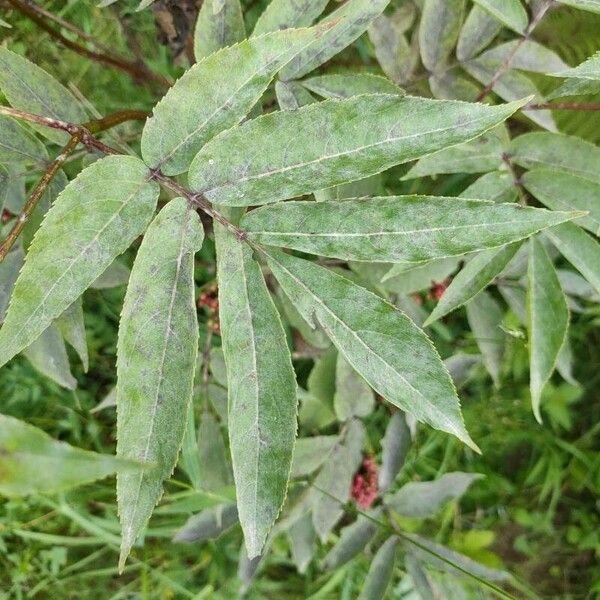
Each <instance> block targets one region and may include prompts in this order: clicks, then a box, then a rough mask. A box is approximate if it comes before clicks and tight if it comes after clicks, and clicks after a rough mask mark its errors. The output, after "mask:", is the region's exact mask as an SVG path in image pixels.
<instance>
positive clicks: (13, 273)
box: [0, 245, 25, 323]
mask: <svg viewBox="0 0 600 600" xmlns="http://www.w3.org/2000/svg"><path fill="white" fill-rule="evenodd" d="M24 258H25V253H24V252H23V248H22V247H21V246H20V245H17V246H16V247H14V248H13V249H12V250H11V251H10V252H9V253H8V254H7V255H6V256H5V257H4V260H2V261H0V323H2V321H4V316H5V314H6V308H7V307H8V301H9V299H10V295H11V294H12V290H13V287H14V285H15V281H17V277H18V276H19V271H20V270H21V267H22V266H23V260H24Z"/></svg>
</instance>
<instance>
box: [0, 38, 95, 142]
mask: <svg viewBox="0 0 600 600" xmlns="http://www.w3.org/2000/svg"><path fill="white" fill-rule="evenodd" d="M0 90H2V92H3V94H4V95H5V96H6V99H7V100H8V102H9V103H10V104H11V105H12V106H14V107H15V108H18V109H19V110H24V111H26V112H30V113H34V114H36V115H41V116H43V117H50V118H52V119H59V120H61V121H67V122H68V123H84V122H85V121H87V115H86V114H85V111H84V110H83V108H82V107H81V105H80V104H79V101H78V100H77V99H76V98H75V96H73V94H71V92H70V91H69V90H67V88H65V87H64V86H63V85H62V84H61V83H59V82H58V81H56V79H54V77H52V75H49V74H48V73H46V71H44V70H43V69H40V67H38V66H37V65H36V64H34V63H32V62H30V61H28V60H27V59H26V58H23V57H22V56H20V55H18V54H15V53H14V52H11V51H10V50H8V49H7V48H0ZM32 127H33V128H34V129H35V130H36V131H39V132H40V133H41V134H42V135H43V136H45V137H46V138H48V139H49V140H51V141H52V142H56V143H57V144H66V143H67V141H68V139H69V135H68V134H67V133H65V132H64V131H59V130H58V129H51V128H49V127H45V126H42V125H32ZM3 139H4V138H3Z"/></svg>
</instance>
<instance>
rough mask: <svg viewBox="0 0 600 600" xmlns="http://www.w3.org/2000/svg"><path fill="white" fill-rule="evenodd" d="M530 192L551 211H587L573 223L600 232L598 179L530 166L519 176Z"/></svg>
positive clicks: (599, 190) (595, 232) (599, 188)
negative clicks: (593, 179) (529, 169)
mask: <svg viewBox="0 0 600 600" xmlns="http://www.w3.org/2000/svg"><path fill="white" fill-rule="evenodd" d="M521 181H522V182H523V185H524V186H525V188H526V189H527V191H528V192H529V193H531V194H532V195H533V196H535V197H536V198H537V199H538V200H539V201H540V202H541V203H542V204H544V205H545V206H547V207H548V208H551V209H553V210H580V211H586V212H587V213H588V215H587V216H585V217H581V218H580V219H577V220H576V221H575V223H576V224H577V225H581V227H583V228H584V229H587V230H588V231H591V232H592V233H593V234H594V235H600V201H599V199H600V181H597V182H596V181H590V180H589V179H584V178H583V177H579V176H577V175H572V174H570V173H561V172H560V171H555V170H553V169H544V168H542V169H533V170H532V171H529V172H528V173H525V174H524V175H523V176H522V177H521Z"/></svg>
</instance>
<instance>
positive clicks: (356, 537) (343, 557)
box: [321, 508, 383, 571]
mask: <svg viewBox="0 0 600 600" xmlns="http://www.w3.org/2000/svg"><path fill="white" fill-rule="evenodd" d="M382 514H383V510H382V509H381V508H376V509H374V510H371V511H369V512H368V516H363V515H358V518H357V519H356V521H354V523H351V524H350V525H347V526H346V527H344V528H343V529H342V531H341V534H340V539H339V540H338V541H337V542H336V543H335V545H334V546H333V548H332V549H331V550H330V551H329V552H328V553H327V554H326V556H325V558H324V559H323V562H322V564H321V566H322V568H323V570H325V571H333V570H334V569H337V568H339V567H341V566H342V565H344V564H346V563H347V562H348V561H350V560H352V559H353V558H354V557H355V556H357V555H358V554H360V553H361V552H362V551H363V550H364V549H365V548H366V547H367V544H368V543H369V542H370V541H371V540H372V539H373V538H374V537H375V534H376V533H377V530H378V529H379V525H378V524H377V522H376V521H377V519H380V518H381V516H382Z"/></svg>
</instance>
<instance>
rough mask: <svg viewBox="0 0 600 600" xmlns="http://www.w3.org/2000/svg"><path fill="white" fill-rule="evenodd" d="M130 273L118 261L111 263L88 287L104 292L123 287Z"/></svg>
mask: <svg viewBox="0 0 600 600" xmlns="http://www.w3.org/2000/svg"><path fill="white" fill-rule="evenodd" d="M130 275H131V271H130V270H129V268H128V267H126V266H125V265H124V264H123V263H122V262H120V261H119V260H115V261H113V262H112V263H111V264H110V265H109V267H108V268H107V269H106V271H104V273H102V275H100V276H99V277H98V278H97V279H96V280H95V281H94V283H92V285H91V286H90V287H92V288H94V289H96V290H105V289H110V288H115V287H119V286H121V285H125V284H126V283H127V282H128V281H129V276H130Z"/></svg>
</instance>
